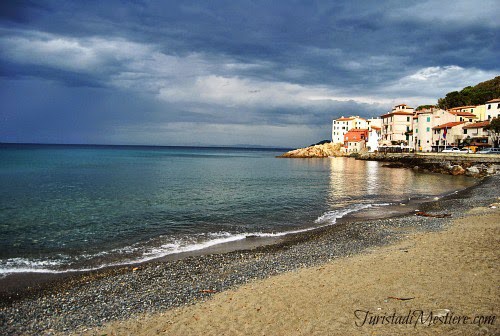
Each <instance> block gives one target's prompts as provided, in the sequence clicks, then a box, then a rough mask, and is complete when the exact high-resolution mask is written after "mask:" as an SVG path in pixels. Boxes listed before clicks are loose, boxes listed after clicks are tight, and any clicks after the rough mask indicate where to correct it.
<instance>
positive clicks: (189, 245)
mask: <svg viewBox="0 0 500 336" xmlns="http://www.w3.org/2000/svg"><path fill="white" fill-rule="evenodd" d="M390 204H391V203H379V204H354V205H351V206H349V207H347V208H343V209H336V210H331V211H327V212H325V213H324V214H322V215H321V216H319V217H318V218H317V219H316V220H315V221H314V223H315V224H316V225H314V226H310V227H307V228H302V229H297V230H289V231H281V232H244V233H230V232H211V233H199V234H194V235H191V236H185V237H183V238H182V239H176V240H170V241H169V242H167V243H162V244H159V245H158V246H147V244H144V243H136V244H133V245H131V246H126V247H122V248H118V249H114V250H110V251H101V252H99V253H95V254H80V255H79V256H77V257H70V256H67V255H63V254H59V255H58V256H57V257H56V258H50V259H49V258H47V259H29V258H10V259H5V260H0V276H1V277H3V276H6V275H8V274H12V273H70V272H86V271H93V270H99V269H103V268H106V267H112V266H126V265H131V264H138V263H142V262H147V261H151V260H153V259H158V258H162V257H165V256H168V255H172V254H179V253H186V252H193V251H199V250H203V249H206V248H209V247H212V246H215V245H220V244H225V243H231V242H236V241H240V240H243V239H247V238H273V237H275V238H278V237H283V236H287V235H290V234H297V233H303V232H308V231H313V230H317V229H319V228H323V227H327V226H331V225H334V224H335V223H336V222H337V220H338V219H340V218H342V217H344V216H346V215H347V214H350V213H353V212H357V211H361V210H364V209H368V208H371V207H379V206H387V205H390ZM162 238H163V239H171V237H158V238H156V240H158V239H160V240H161V239H162ZM109 256H115V257H116V256H118V257H119V259H120V261H115V262H103V263H101V264H100V265H98V266H92V267H85V266H81V267H74V265H75V264H78V263H80V264H81V263H82V261H83V262H87V263H89V262H91V261H92V259H98V258H103V257H104V258H106V257H109ZM131 256H134V257H131Z"/></svg>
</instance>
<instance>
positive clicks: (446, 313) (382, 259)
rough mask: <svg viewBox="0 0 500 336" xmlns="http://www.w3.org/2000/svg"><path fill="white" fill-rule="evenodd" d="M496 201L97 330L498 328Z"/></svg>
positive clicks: (470, 331)
mask: <svg viewBox="0 0 500 336" xmlns="http://www.w3.org/2000/svg"><path fill="white" fill-rule="evenodd" d="M494 206H495V205H494ZM494 206H493V207H476V208H473V209H472V210H469V211H467V213H465V215H464V216H463V218H460V219H455V220H453V222H452V223H451V224H450V225H449V226H448V227H447V228H446V229H445V230H443V231H440V232H427V233H413V234H410V235H409V236H408V237H407V238H406V239H404V240H402V241H400V242H398V243H396V244H393V245H390V246H384V247H378V248H375V249H373V250H371V251H369V252H367V253H363V254H360V255H356V256H352V257H345V258H341V259H338V260H334V261H332V262H328V263H325V264H323V265H321V266H317V267H311V268H304V269H300V270H297V271H294V272H288V273H285V274H281V275H277V276H273V277H270V278H268V279H265V280H261V281H255V282H252V283H250V284H247V285H244V286H242V287H240V288H238V289H236V290H230V291H225V292H222V293H218V294H216V295H214V296H213V297H212V299H210V300H208V301H207V302H203V303H199V304H196V305H193V306H189V307H185V308H180V309H174V310H170V311H167V312H164V313H160V314H153V315H148V316H143V317H139V318H136V319H132V320H127V321H122V322H115V323H111V324H109V325H107V326H106V327H105V328H103V329H100V330H99V331H97V332H96V331H94V332H92V334H94V335H102V334H107V335H139V334H141V335H157V334H160V335H161V334H165V335H402V334H412V335H415V334H418V335H438V334H439V335H444V334H446V335H498V334H499V333H500V327H499V326H500V321H499V320H498V318H499V317H498V314H499V308H500V296H499V294H500V292H499V288H500V287H499V285H500V270H499V268H498V263H499V257H500V253H499V252H498V246H499V243H500V212H499V209H498V204H496V206H497V208H494ZM430 314H432V315H431V316H430ZM377 317H378V319H377Z"/></svg>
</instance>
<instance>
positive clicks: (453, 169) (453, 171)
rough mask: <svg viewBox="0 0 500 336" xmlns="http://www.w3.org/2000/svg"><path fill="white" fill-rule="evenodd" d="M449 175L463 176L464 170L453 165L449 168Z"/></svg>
mask: <svg viewBox="0 0 500 336" xmlns="http://www.w3.org/2000/svg"><path fill="white" fill-rule="evenodd" d="M450 173H451V175H453V176H456V175H463V174H465V169H463V168H462V166H459V165H454V166H452V167H451V170H450Z"/></svg>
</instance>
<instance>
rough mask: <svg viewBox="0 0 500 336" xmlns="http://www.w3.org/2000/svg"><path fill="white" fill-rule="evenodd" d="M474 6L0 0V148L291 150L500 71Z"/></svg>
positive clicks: (492, 4)
mask: <svg viewBox="0 0 500 336" xmlns="http://www.w3.org/2000/svg"><path fill="white" fill-rule="evenodd" d="M497 4H498V3H496V1H495V0H491V1H490V0H480V1H464V0H454V1H445V0H437V1H414V0H412V1H404V0H379V1H371V0H369V1H352V0H348V1H339V0H336V1H314V0H307V1H295V0H288V1H278V0H276V1H260V0H255V1H238V0H229V1H217V0H214V1H189V0H183V1H160V0H158V1H139V0H128V1H117V0H107V1H92V0H88V1H68V0H61V1H52V0H46V1H28V0H24V1H23V0H18V1H2V2H0V142H29V143H73V144H130V145H132V144H141V145H190V146H192V145H194V146H200V145H202V146H228V145H246V146H248V145H252V146H278V147H287V148H288V147H301V146H305V145H309V144H311V143H315V142H318V141H320V140H323V139H329V138H330V137H331V122H332V120H333V119H335V118H338V117H340V116H347V115H359V116H362V117H375V116H379V115H382V114H384V113H386V112H387V111H389V110H390V109H391V108H392V107H393V106H394V105H396V104H400V103H406V104H409V105H410V106H412V107H416V106H418V105H424V104H435V103H436V101H437V99H438V98H439V97H443V96H444V95H445V94H446V93H447V92H450V91H454V90H460V89H462V88H463V87H465V86H469V85H475V84H477V83H479V82H482V81H485V80H488V79H491V78H494V77H495V76H498V75H499V74H500V62H499V58H498V55H499V54H500V53H499V52H500V48H499V40H500V39H499V36H500V35H499V28H500V20H498V17H499V16H500V8H499V6H497Z"/></svg>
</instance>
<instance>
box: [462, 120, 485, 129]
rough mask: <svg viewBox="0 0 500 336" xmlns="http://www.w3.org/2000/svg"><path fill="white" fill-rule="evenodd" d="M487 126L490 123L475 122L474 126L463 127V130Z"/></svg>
mask: <svg viewBox="0 0 500 336" xmlns="http://www.w3.org/2000/svg"><path fill="white" fill-rule="evenodd" d="M489 124H490V122H489V121H488V120H486V121H480V122H477V123H474V124H470V125H466V126H464V128H484V127H486V126H488V125H489Z"/></svg>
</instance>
